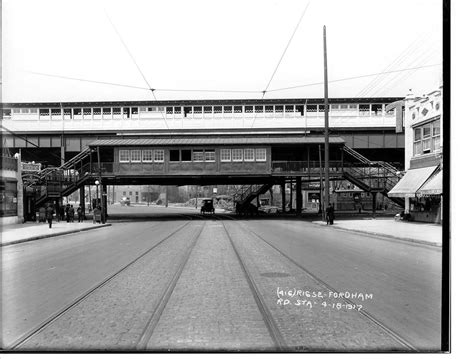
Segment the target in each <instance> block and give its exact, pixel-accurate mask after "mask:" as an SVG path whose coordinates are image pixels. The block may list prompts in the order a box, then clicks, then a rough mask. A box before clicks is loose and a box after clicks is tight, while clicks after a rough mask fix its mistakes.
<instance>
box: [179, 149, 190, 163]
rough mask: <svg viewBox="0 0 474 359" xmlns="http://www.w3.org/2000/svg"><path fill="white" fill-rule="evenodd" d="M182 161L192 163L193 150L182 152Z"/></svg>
mask: <svg viewBox="0 0 474 359" xmlns="http://www.w3.org/2000/svg"><path fill="white" fill-rule="evenodd" d="M181 161H185V162H191V150H181Z"/></svg>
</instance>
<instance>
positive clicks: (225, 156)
mask: <svg viewBox="0 0 474 359" xmlns="http://www.w3.org/2000/svg"><path fill="white" fill-rule="evenodd" d="M230 154H231V151H230V148H223V149H221V162H230Z"/></svg>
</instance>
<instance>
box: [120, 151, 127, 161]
mask: <svg viewBox="0 0 474 359" xmlns="http://www.w3.org/2000/svg"><path fill="white" fill-rule="evenodd" d="M119 162H130V151H129V150H120V151H119Z"/></svg>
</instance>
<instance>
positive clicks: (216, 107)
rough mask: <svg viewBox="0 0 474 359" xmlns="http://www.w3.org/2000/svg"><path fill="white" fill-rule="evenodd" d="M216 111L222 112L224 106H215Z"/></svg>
mask: <svg viewBox="0 0 474 359" xmlns="http://www.w3.org/2000/svg"><path fill="white" fill-rule="evenodd" d="M214 113H222V106H214Z"/></svg>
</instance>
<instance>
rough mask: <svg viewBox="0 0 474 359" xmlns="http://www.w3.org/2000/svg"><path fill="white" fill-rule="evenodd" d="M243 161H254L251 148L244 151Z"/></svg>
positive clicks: (253, 153)
mask: <svg viewBox="0 0 474 359" xmlns="http://www.w3.org/2000/svg"><path fill="white" fill-rule="evenodd" d="M244 161H255V152H254V149H253V148H246V149H244Z"/></svg>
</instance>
